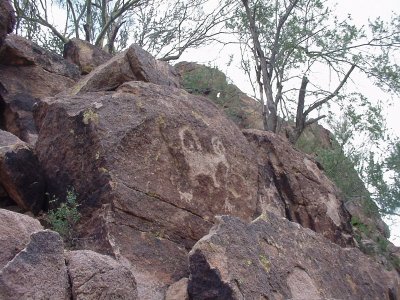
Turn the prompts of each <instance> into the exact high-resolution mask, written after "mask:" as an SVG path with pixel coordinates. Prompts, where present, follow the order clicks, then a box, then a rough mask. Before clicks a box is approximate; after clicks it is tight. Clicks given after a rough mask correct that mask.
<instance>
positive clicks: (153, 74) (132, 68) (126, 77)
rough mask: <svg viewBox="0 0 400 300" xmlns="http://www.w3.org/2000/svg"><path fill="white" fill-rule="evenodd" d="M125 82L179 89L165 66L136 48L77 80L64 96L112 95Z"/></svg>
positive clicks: (174, 78) (129, 49)
mask: <svg viewBox="0 0 400 300" xmlns="http://www.w3.org/2000/svg"><path fill="white" fill-rule="evenodd" d="M128 81H144V82H151V83H155V84H159V85H166V86H172V87H179V86H180V83H179V75H178V74H177V73H176V71H175V69H174V68H173V67H172V66H170V65H169V64H167V63H166V62H162V61H158V60H156V59H155V58H154V57H152V56H151V55H150V54H149V53H148V52H146V51H144V50H143V49H141V48H140V47H139V46H137V45H132V46H130V47H129V48H128V49H127V50H125V51H124V52H121V53H119V54H117V55H115V56H114V57H113V58H112V59H110V60H109V61H108V62H106V63H104V64H102V65H100V66H99V67H97V68H96V69H95V70H93V71H92V72H91V73H90V74H89V75H87V76H85V77H84V78H83V79H81V80H80V81H79V82H78V83H77V84H76V85H75V86H74V87H73V88H71V89H69V90H68V91H67V92H66V94H69V95H75V94H78V93H84V92H98V91H112V90H115V89H117V88H118V87H119V86H120V85H121V84H123V83H124V82H128Z"/></svg>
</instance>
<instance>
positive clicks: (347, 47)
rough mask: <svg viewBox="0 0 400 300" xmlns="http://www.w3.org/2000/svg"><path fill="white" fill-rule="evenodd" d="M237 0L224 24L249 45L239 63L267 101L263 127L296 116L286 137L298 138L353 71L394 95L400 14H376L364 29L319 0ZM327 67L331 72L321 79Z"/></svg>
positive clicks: (341, 94)
mask: <svg viewBox="0 0 400 300" xmlns="http://www.w3.org/2000/svg"><path fill="white" fill-rule="evenodd" d="M241 3H242V6H241V7H238V9H237V11H236V17H235V18H233V19H232V20H231V21H230V22H229V23H228V26H229V28H231V29H233V30H234V31H235V32H236V33H237V35H238V38H239V41H240V42H241V44H242V45H243V47H244V48H245V49H250V51H248V52H250V53H251V55H249V56H247V57H246V51H244V52H243V53H244V59H243V63H242V65H243V68H244V70H245V71H246V72H247V73H248V75H249V76H250V77H251V78H252V82H256V84H255V85H253V90H254V94H255V95H257V98H258V99H259V100H260V101H261V102H262V103H263V104H264V105H263V116H264V119H265V122H264V127H265V129H266V130H269V131H273V132H276V131H277V130H278V120H279V118H283V119H287V120H293V119H294V122H295V125H294V129H293V130H291V131H290V132H288V135H289V140H290V141H291V142H292V143H295V142H296V141H297V140H298V138H299V137H300V135H301V133H302V132H303V130H304V128H305V127H306V126H308V125H310V124H312V123H315V122H317V121H318V120H321V119H322V118H324V117H326V115H324V114H322V113H321V109H322V108H324V107H325V106H326V104H329V103H330V102H332V100H333V99H335V100H336V101H341V100H343V99H345V96H346V93H345V87H346V85H348V83H349V81H350V79H351V77H352V76H353V75H354V74H355V73H360V72H361V73H363V74H365V75H366V76H368V77H370V78H371V79H373V80H374V83H375V84H376V85H377V86H379V87H380V88H382V89H384V90H386V91H390V92H394V93H397V94H399V92H400V75H399V74H400V67H399V65H397V64H396V63H395V60H394V59H393V57H394V55H395V54H396V51H397V53H398V51H399V48H400V29H399V28H400V17H399V16H394V17H393V19H392V20H391V22H389V23H385V22H383V21H382V20H380V19H378V20H375V21H373V22H371V23H370V24H369V27H368V31H367V28H365V27H362V28H358V27H356V26H354V25H352V24H351V17H350V16H348V17H347V18H346V19H344V20H339V19H338V18H337V17H333V16H334V13H333V10H332V9H330V8H329V7H328V6H327V1H324V0H288V1H263V0H254V1H251V0H242V1H241ZM253 70H254V71H253ZM324 72H325V73H326V74H329V77H330V78H329V77H328V78H326V80H321V78H318V77H321V73H324ZM253 74H254V75H253ZM315 74H319V75H317V76H316V75H315ZM257 86H258V88H257ZM264 96H265V103H264V99H263V98H264ZM359 97H360V99H361V100H362V99H366V98H365V97H363V96H362V95H361V94H360V93H359ZM315 113H317V115H315ZM312 115H314V116H312Z"/></svg>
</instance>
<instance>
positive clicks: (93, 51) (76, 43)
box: [64, 38, 112, 75]
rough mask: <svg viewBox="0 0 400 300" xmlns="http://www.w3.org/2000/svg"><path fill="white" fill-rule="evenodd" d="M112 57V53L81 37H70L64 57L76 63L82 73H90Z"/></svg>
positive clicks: (65, 47)
mask: <svg viewBox="0 0 400 300" xmlns="http://www.w3.org/2000/svg"><path fill="white" fill-rule="evenodd" d="M111 57H112V55H111V54H109V53H107V52H105V51H103V50H102V49H100V48H99V47H96V46H93V45H92V44H90V43H89V42H86V41H83V40H80V39H76V38H73V39H70V40H69V42H68V43H66V44H65V45H64V58H65V59H66V60H67V61H69V62H71V63H74V64H76V65H77V66H78V67H79V69H80V71H81V74H82V75H86V74H89V73H90V72H91V71H93V69H94V68H96V67H97V66H100V65H101V64H103V63H106V62H107V61H108V60H110V59H111Z"/></svg>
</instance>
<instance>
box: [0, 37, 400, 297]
mask: <svg viewBox="0 0 400 300" xmlns="http://www.w3.org/2000/svg"><path fill="white" fill-rule="evenodd" d="M74 42H75V44H79V43H80V42H79V41H74ZM82 45H83V46H82ZM82 45H80V46H79V45H78V46H76V48H74V47H75V46H74V45H72V46H71V44H70V46H69V47H70V48H68V47H67V49H66V52H68V53H67V54H66V56H68V57H69V58H70V59H71V60H72V61H74V62H75V63H76V64H78V65H79V66H80V70H79V69H78V67H77V66H75V65H73V64H71V63H68V62H66V61H64V60H62V59H61V58H59V57H52V56H48V54H47V53H45V52H43V49H40V48H36V46H32V45H31V44H30V43H28V42H26V41H23V40H21V39H19V38H17V37H14V36H10V37H8V38H7V40H6V44H5V45H4V46H3V47H2V48H1V49H0V63H1V64H0V71H1V72H0V82H1V83H2V85H3V86H2V89H1V91H0V96H1V99H0V100H1V102H0V113H1V118H0V120H1V124H0V125H1V128H2V129H6V130H8V131H13V132H15V134H17V135H18V136H19V137H20V138H21V139H22V140H24V141H27V142H30V143H32V144H33V143H35V141H36V138H35V134H36V130H38V131H39V136H38V137H37V141H36V143H35V149H34V151H32V148H31V146H28V145H27V144H26V143H24V142H22V141H21V140H19V139H18V138H17V137H15V136H13V135H12V134H11V133H6V132H2V131H0V144H1V143H3V144H1V145H0V147H2V148H1V149H2V151H0V153H1V155H2V156H0V167H1V168H0V174H3V173H4V172H3V170H13V171H14V173H12V172H8V173H7V172H6V173H5V174H6V175H7V176H8V177H7V176H5V177H4V176H3V175H1V176H2V177H0V179H1V185H2V186H3V187H2V188H0V196H1V195H3V194H6V192H5V191H7V192H8V194H9V196H11V197H12V198H15V199H19V198H18V197H16V196H15V194H17V195H23V197H25V198H24V200H21V201H20V200H15V201H16V202H18V204H19V205H20V206H24V205H26V207H25V208H28V209H29V210H31V211H34V212H37V211H38V210H39V209H40V207H42V204H37V205H36V204H35V205H31V204H29V203H36V202H35V200H33V199H29V197H28V195H33V194H34V192H33V191H30V192H29V193H28V194H24V193H23V192H22V191H24V189H26V188H27V187H28V186H30V183H31V181H28V179H29V180H33V181H34V183H36V182H39V181H40V182H43V179H40V178H41V177H37V179H35V178H36V177H34V176H33V175H29V174H30V173H29V172H30V170H26V171H25V169H22V168H21V169H19V167H20V166H22V164H21V162H22V161H24V159H27V158H28V157H29V158H32V161H33V160H34V154H33V153H35V154H36V155H37V158H38V161H39V164H40V166H37V167H32V168H31V169H34V170H35V171H34V173H35V176H36V175H37V174H40V172H41V170H43V178H44V182H45V183H46V192H47V193H48V194H49V195H50V197H52V198H53V196H55V197H56V198H57V199H59V200H58V202H60V201H62V199H65V194H66V192H67V191H68V190H71V188H74V191H75V192H76V195H77V207H78V209H79V214H81V218H80V220H79V223H77V224H75V223H74V225H73V226H72V225H71V226H72V227H71V228H69V229H70V230H71V231H73V235H71V236H73V243H72V241H71V240H68V237H67V236H65V237H64V238H65V242H66V245H70V246H71V245H73V246H74V247H77V249H74V250H73V251H72V250H71V249H69V251H64V248H63V243H62V241H61V239H60V236H59V235H58V234H57V233H55V232H52V231H45V230H42V227H41V226H40V224H39V223H38V222H35V221H32V219H31V218H29V217H27V216H21V215H18V214H15V213H6V212H4V211H2V210H0V242H1V243H2V244H3V243H4V245H5V246H4V247H3V248H4V250H5V254H4V255H3V254H1V255H0V299H3V298H5V299H17V298H18V299H46V298H54V299H71V298H72V299H110V298H113V299H114V298H118V299H152V300H153V299H167V300H173V299H289V298H291V299H326V298H336V299H388V300H392V299H396V298H398V297H399V295H400V294H399V277H398V275H397V273H395V272H394V271H393V272H391V273H390V272H387V271H384V269H383V268H382V266H381V265H378V264H376V263H375V262H373V261H372V260H370V259H369V258H367V256H365V255H364V254H363V253H361V252H360V251H358V250H357V249H355V248H351V247H353V246H354V244H353V241H354V239H353V237H354V235H353V232H352V227H351V224H350V217H351V216H350V214H349V213H348V212H347V211H346V209H345V207H344V205H343V201H342V198H341V196H340V193H339V191H338V190H337V188H336V187H335V186H334V185H333V183H332V182H331V181H330V180H328V179H327V177H326V176H325V175H324V174H323V172H322V170H321V168H320V166H319V165H318V163H316V161H315V160H314V159H313V158H312V157H311V156H309V155H305V154H302V153H301V152H299V151H297V150H296V149H295V148H293V147H292V145H290V144H289V143H288V142H287V141H286V140H285V139H284V138H282V137H280V136H278V135H275V134H272V133H267V132H262V131H258V130H244V131H241V130H240V129H239V128H238V127H237V126H236V125H235V124H234V123H233V122H232V121H230V120H228V119H227V118H226V115H225V114H224V112H223V111H222V110H221V109H220V107H218V106H217V105H216V104H214V103H212V102H211V101H210V100H208V99H207V98H205V97H203V96H198V95H194V94H195V93H193V94H190V93H188V92H186V91H184V90H182V89H181V88H180V84H181V83H180V81H181V78H180V77H179V74H177V72H176V71H175V69H174V68H173V67H171V66H169V65H168V64H166V63H164V62H160V61H157V60H156V59H154V58H153V57H151V56H150V55H149V54H148V53H147V52H145V51H143V50H142V49H140V48H139V47H138V46H136V45H133V46H131V47H129V49H127V50H126V51H125V52H123V53H121V54H118V55H116V56H115V57H113V58H107V57H104V61H103V58H102V57H101V55H100V56H99V57H97V54H99V53H97V54H96V49H94V48H91V49H90V50H87V48H86V46H88V47H90V46H89V45H86V44H85V43H84V42H83V44H82ZM68 49H69V50H68ZM99 51H100V50H99ZM100 52H101V51H100ZM100 54H101V53H100ZM101 62H104V63H103V64H101V65H99V66H97V65H98V64H100V63H101ZM96 66H97V67H96ZM92 68H94V69H93V70H92ZM3 71H4V72H3ZM89 71H90V73H89V74H87V75H86V76H85V77H83V78H80V72H82V73H87V72H89ZM16 73H18V74H21V78H18V76H15V74H16ZM41 74H42V75H43V76H42V75H41ZM44 74H45V75H44ZM217 75H218V76H219V77H218V78H219V79H221V82H222V81H223V83H224V84H225V85H226V86H224V87H226V88H227V89H228V90H232V91H236V90H237V88H236V87H232V86H229V85H228V84H227V83H226V78H225V77H224V76H222V77H221V76H220V75H221V74H219V73H218V74H217ZM41 76H42V77H41ZM46 76H47V77H46ZM42 78H43V79H46V80H47V81H46V80H43V81H40V80H42ZM79 78H80V79H79ZM18 80H19V81H21V82H19V81H18ZM235 88H236V89H235ZM210 93H212V91H210V92H209V91H207V90H206V91H205V92H204V93H203V94H204V95H206V96H209V95H210ZM54 95H55V96H54ZM47 96H51V97H47ZM215 96H216V98H218V94H217V95H215ZM219 96H221V94H220V95H219ZM225 96H229V95H228V94H226V95H224V97H225ZM228 98H229V97H228ZM228 98H226V97H225V100H227V99H228ZM213 100H215V99H213ZM241 103H242V104H243V105H244V107H246V104H245V103H244V102H243V101H242V102H241ZM218 104H220V103H218ZM252 104H254V102H251V104H249V106H248V108H251V107H252V106H251V105H252ZM241 108H243V107H241ZM32 111H33V112H34V120H35V124H34V125H33V126H31V125H32V124H33V121H32V120H33V119H32ZM243 120H244V119H243ZM243 120H242V121H243ZM255 120H258V121H259V119H258V118H256V119H254V120H253V121H255ZM250 121H251V120H247V121H246V122H248V123H247V124H250V123H249V122H250ZM238 124H239V125H240V124H242V125H243V123H238ZM29 126H31V127H29ZM324 136H325V135H324ZM325 137H328V139H326V142H327V143H326V145H327V147H329V143H330V139H329V135H328V136H325ZM26 149H28V150H29V151H30V152H29V153H30V154H29V155H31V156H29V155H28V154H26V155H22V154H21V155H16V154H15V153H19V152H18V151H22V150H24V151H25V150H26ZM17 150H18V151H17ZM9 153H12V154H9ZM23 153H25V152H23ZM9 156H10V157H13V158H15V159H14V160H12V164H11V165H10V164H8V165H7V164H5V163H4V162H7V159H8V157H9ZM28 161H30V160H28ZM15 162H18V163H15ZM28 165H29V164H28V163H24V164H23V166H24V167H28ZM4 166H6V167H7V168H5V167H4ZM29 166H30V165H29ZM12 167H13V168H12ZM17 171H18V172H20V173H21V174H23V175H26V174H28V177H29V178H28V179H26V181H23V182H28V184H19V185H18V184H15V183H18V182H19V181H18V180H20V177H19V176H16V175H13V174H17V173H18V172H17ZM1 172H3V173H1ZM10 174H11V175H10ZM17 177H18V178H17ZM4 178H6V179H4ZM21 178H23V177H21ZM16 179H18V180H16ZM24 180H25V179H24ZM9 182H11V183H12V184H14V186H15V187H14V186H13V185H10V184H9ZM10 186H11V187H12V188H10ZM21 197H22V196H20V198H21ZM42 199H43V198H42ZM29 201H33V202H29ZM47 204H48V203H46V204H45V207H46V206H47ZM58 204H59V203H58ZM51 205H52V206H51V208H55V207H53V205H54V203H52V204H51ZM62 207H64V208H65V206H62ZM221 214H222V215H229V216H223V217H218V215H221ZM40 217H41V218H42V220H44V219H45V218H46V217H45V215H44V216H40ZM290 221H292V222H290ZM43 223H46V222H43ZM8 224H11V226H12V228H7V225H8ZM353 225H354V224H353ZM210 229H211V231H210ZM381 231H382V230H381ZM381 233H383V232H381ZM12 235H15V237H13V236H12ZM3 241H4V242H3ZM70 242H71V243H70ZM356 245H357V243H356ZM78 249H80V250H78ZM2 250H3V249H2ZM394 252H395V251H393V253H394ZM33 262H34V263H33ZM39 282H40V284H39ZM42 282H45V285H43V284H42Z"/></svg>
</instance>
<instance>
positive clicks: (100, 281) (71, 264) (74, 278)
mask: <svg viewBox="0 0 400 300" xmlns="http://www.w3.org/2000/svg"><path fill="white" fill-rule="evenodd" d="M67 266H68V274H69V277H70V280H71V286H72V297H73V299H80V300H83V299H85V300H90V299H92V300H97V299H131V300H135V299H138V298H137V290H136V281H135V278H134V277H133V275H132V273H131V271H130V270H129V269H128V268H127V267H125V266H123V265H122V264H121V263H119V262H118V261H116V260H115V259H113V258H111V257H109V256H106V255H101V254H98V253H96V252H93V251H88V250H78V251H71V252H69V253H68V254H67Z"/></svg>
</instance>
